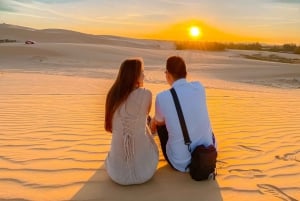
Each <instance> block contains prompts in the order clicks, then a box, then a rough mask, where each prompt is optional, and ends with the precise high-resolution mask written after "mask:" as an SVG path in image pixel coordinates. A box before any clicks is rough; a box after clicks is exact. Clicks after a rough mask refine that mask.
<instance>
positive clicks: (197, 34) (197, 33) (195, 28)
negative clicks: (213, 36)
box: [189, 26, 202, 38]
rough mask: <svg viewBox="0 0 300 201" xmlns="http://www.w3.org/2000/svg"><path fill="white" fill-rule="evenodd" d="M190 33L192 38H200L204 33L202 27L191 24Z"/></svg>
mask: <svg viewBox="0 0 300 201" xmlns="http://www.w3.org/2000/svg"><path fill="white" fill-rule="evenodd" d="M189 33H190V36H191V37H192V38H199V37H201V35H202V32H201V29H200V28H199V27H198V26H191V27H190V28H189Z"/></svg>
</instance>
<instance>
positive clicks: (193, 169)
mask: <svg viewBox="0 0 300 201" xmlns="http://www.w3.org/2000/svg"><path fill="white" fill-rule="evenodd" d="M171 94H172V96H173V100H174V103H175V106H176V110H177V114H178V117H179V122H180V126H181V129H182V133H183V137H184V142H185V144H186V145H187V146H188V148H189V151H190V152H191V149H190V144H191V140H190V137H189V134H188V131H187V128H186V124H185V121H184V116H183V113H182V110H181V107H180V103H179V100H178V97H177V94H176V91H175V89H174V88H171ZM212 138H213V142H214V143H215V136H214V134H213V133H212ZM217 155H218V154H217V150H216V148H215V146H214V145H210V146H208V147H205V146H204V145H198V146H197V147H196V148H195V149H194V150H193V151H192V152H191V163H190V164H189V165H188V166H187V168H189V173H190V175H191V177H192V179H194V180H196V181H201V180H207V179H209V178H210V176H212V177H213V179H215V176H216V163H217Z"/></svg>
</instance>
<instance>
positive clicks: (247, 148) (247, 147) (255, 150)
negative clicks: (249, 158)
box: [238, 145, 262, 152]
mask: <svg viewBox="0 0 300 201" xmlns="http://www.w3.org/2000/svg"><path fill="white" fill-rule="evenodd" d="M238 147H240V148H242V149H245V150H247V151H254V152H261V151H262V150H260V149H256V148H253V147H249V146H245V145H238Z"/></svg>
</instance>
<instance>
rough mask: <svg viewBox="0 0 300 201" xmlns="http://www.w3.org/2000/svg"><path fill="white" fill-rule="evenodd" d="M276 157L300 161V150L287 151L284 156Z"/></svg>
mask: <svg viewBox="0 0 300 201" xmlns="http://www.w3.org/2000/svg"><path fill="white" fill-rule="evenodd" d="M275 158H277V159H279V160H284V161H297V162H300V150H298V151H295V152H294V153H286V154H284V155H283V156H278V155H277V156H275Z"/></svg>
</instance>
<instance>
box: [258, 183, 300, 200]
mask: <svg viewBox="0 0 300 201" xmlns="http://www.w3.org/2000/svg"><path fill="white" fill-rule="evenodd" d="M257 187H258V189H259V191H260V192H261V193H263V194H270V195H272V196H274V197H277V198H279V199H282V200H285V201H298V200H297V199H295V198H293V197H291V196H289V195H287V194H286V193H284V192H283V191H282V190H280V189H279V188H277V187H276V186H273V185H271V184H257Z"/></svg>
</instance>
